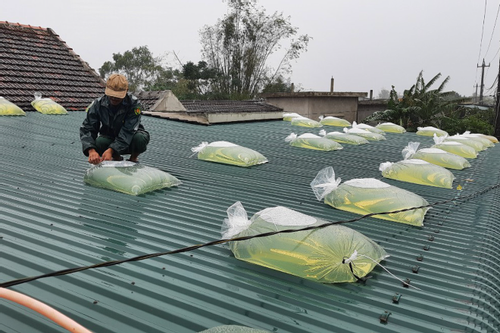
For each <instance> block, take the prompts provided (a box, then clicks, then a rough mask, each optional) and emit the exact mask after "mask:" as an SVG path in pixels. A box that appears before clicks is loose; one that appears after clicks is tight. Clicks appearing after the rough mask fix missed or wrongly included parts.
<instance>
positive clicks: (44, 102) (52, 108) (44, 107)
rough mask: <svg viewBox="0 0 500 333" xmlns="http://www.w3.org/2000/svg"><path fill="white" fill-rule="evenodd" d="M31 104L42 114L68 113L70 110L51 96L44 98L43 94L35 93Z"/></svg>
mask: <svg viewBox="0 0 500 333" xmlns="http://www.w3.org/2000/svg"><path fill="white" fill-rule="evenodd" d="M31 105H33V107H34V108H35V110H37V111H38V112H40V113H42V114H68V111H66V109H65V108H64V107H63V106H62V105H61V104H58V103H56V102H54V101H53V100H52V99H50V98H42V94H40V93H35V99H34V100H33V101H32V102H31Z"/></svg>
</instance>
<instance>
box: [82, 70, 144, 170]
mask: <svg viewBox="0 0 500 333" xmlns="http://www.w3.org/2000/svg"><path fill="white" fill-rule="evenodd" d="M104 93H105V94H104V96H101V97H99V98H97V99H96V100H94V101H93V102H92V104H90V106H89V107H88V108H87V117H86V118H85V120H84V121H83V124H82V126H81V127H80V140H81V142H82V149H83V153H84V154H85V156H88V158H89V163H92V164H99V163H101V162H102V161H110V160H114V161H121V160H123V157H122V156H121V155H126V154H130V158H129V161H132V162H138V158H139V155H140V154H142V153H144V152H145V151H146V149H147V144H148V143H149V133H148V132H147V131H146V130H145V129H144V127H143V126H142V124H141V110H142V106H141V103H140V102H139V100H138V99H137V97H135V96H134V95H132V94H131V93H129V92H128V81H127V79H126V78H125V76H123V75H121V74H112V75H111V76H110V77H109V79H108V81H107V83H106V90H105V92H104Z"/></svg>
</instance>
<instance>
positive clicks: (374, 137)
mask: <svg viewBox="0 0 500 333" xmlns="http://www.w3.org/2000/svg"><path fill="white" fill-rule="evenodd" d="M344 133H347V134H351V135H357V136H360V137H362V138H365V139H366V140H368V141H382V140H386V138H385V136H384V135H382V134H378V133H373V132H370V131H367V130H364V129H361V128H357V127H356V128H354V127H353V128H347V127H344Z"/></svg>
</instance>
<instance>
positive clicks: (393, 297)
mask: <svg viewBox="0 0 500 333" xmlns="http://www.w3.org/2000/svg"><path fill="white" fill-rule="evenodd" d="M400 299H401V294H400V293H395V294H394V296H392V303H396V304H398V303H399V300H400Z"/></svg>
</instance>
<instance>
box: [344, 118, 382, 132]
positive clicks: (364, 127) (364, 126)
mask: <svg viewBox="0 0 500 333" xmlns="http://www.w3.org/2000/svg"><path fill="white" fill-rule="evenodd" d="M351 126H352V128H360V129H362V130H365V131H368V132H372V133H377V134H381V135H385V132H384V131H383V130H381V129H379V128H376V127H373V126H372V125H368V124H363V123H360V124H358V123H356V122H355V121H353V122H352V125H351Z"/></svg>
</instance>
